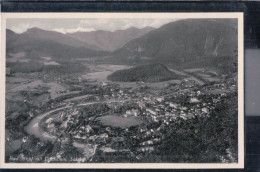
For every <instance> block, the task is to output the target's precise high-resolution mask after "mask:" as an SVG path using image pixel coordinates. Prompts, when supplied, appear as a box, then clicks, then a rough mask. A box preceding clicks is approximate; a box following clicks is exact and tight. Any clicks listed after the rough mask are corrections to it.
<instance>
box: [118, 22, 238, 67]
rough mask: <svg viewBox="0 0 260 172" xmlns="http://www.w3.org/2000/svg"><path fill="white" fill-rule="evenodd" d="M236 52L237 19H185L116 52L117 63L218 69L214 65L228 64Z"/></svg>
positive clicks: (166, 25) (138, 39) (130, 42)
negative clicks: (217, 63)
mask: <svg viewBox="0 0 260 172" xmlns="http://www.w3.org/2000/svg"><path fill="white" fill-rule="evenodd" d="M235 50H237V20H236V19H185V20H179V21H176V22H171V23H168V24H165V25H163V26H162V27H160V28H158V29H154V30H152V31H150V32H149V33H147V34H145V35H143V36H141V37H139V38H137V39H133V40H132V41H129V42H128V43H126V44H125V45H124V46H123V47H122V48H120V49H118V50H116V51H115V52H113V58H114V59H113V60H114V61H117V62H120V61H121V62H123V63H126V62H128V63H132V64H138V63H144V62H146V63H151V62H154V61H155V62H160V63H165V64H169V63H171V64H173V65H175V66H188V67H189V66H193V67H196V66H203V65H216V64H214V63H213V62H216V61H218V62H221V61H222V62H224V63H225V62H227V61H229V59H230V58H233V57H235V53H236V51H235ZM216 58H218V59H216ZM220 59H221V60H220Z"/></svg>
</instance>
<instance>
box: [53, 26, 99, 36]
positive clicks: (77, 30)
mask: <svg viewBox="0 0 260 172" xmlns="http://www.w3.org/2000/svg"><path fill="white" fill-rule="evenodd" d="M53 31H56V32H61V33H63V34H66V33H74V32H91V31H96V30H95V29H94V28H83V27H77V28H75V29H74V28H73V29H65V28H56V29H53Z"/></svg>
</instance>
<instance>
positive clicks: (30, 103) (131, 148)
mask: <svg viewBox="0 0 260 172" xmlns="http://www.w3.org/2000/svg"><path fill="white" fill-rule="evenodd" d="M86 66H87V67H88V68H89V69H91V71H92V72H89V73H88V74H82V73H80V74H73V75H66V76H61V77H56V78H55V79H54V78H53V77H52V76H49V75H45V74H43V73H30V74H22V73H17V74H15V75H13V76H8V77H7V79H6V81H7V83H6V85H7V89H6V90H7V95H6V102H7V106H6V112H7V113H6V131H8V132H9V133H8V134H6V145H11V146H9V147H8V149H6V162H223V163H231V162H237V149H238V148H237V130H236V127H237V81H236V79H235V78H229V79H225V80H224V79H223V77H222V76H221V75H218V74H217V73H216V72H215V71H214V70H212V69H196V70H195V69H194V70H195V71H194V70H193V71H192V70H191V69H187V70H185V71H177V70H174V69H170V70H171V71H172V72H174V73H176V74H178V75H183V76H185V79H183V80H170V81H164V82H157V83H144V82H129V83H122V82H111V81H108V80H107V79H106V78H107V75H109V74H110V73H112V72H113V71H116V70H120V69H126V68H130V67H131V66H115V65H113V66H109V65H104V64H100V65H89V64H86ZM226 107H228V108H226ZM13 144H14V145H15V146H12V145H13ZM10 157H12V158H10Z"/></svg>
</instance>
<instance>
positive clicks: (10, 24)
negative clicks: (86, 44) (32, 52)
mask: <svg viewBox="0 0 260 172" xmlns="http://www.w3.org/2000/svg"><path fill="white" fill-rule="evenodd" d="M176 20H179V19H176V18H174V19H173V18H166V19H151V18H143V19H115V18H114V19H8V20H7V24H6V25H7V29H11V30H13V31H14V32H16V33H22V32H25V31H26V30H27V29H29V28H32V27H38V28H41V29H44V30H52V31H58V32H62V33H72V32H77V31H82V32H87V31H95V30H107V31H115V30H124V29H127V28H129V27H137V28H144V27H146V26H152V27H155V28H158V27H160V26H162V25H164V24H166V23H169V22H171V21H176Z"/></svg>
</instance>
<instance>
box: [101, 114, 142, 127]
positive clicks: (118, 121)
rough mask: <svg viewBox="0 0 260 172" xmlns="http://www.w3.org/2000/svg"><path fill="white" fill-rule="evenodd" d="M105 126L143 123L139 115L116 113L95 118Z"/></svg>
mask: <svg viewBox="0 0 260 172" xmlns="http://www.w3.org/2000/svg"><path fill="white" fill-rule="evenodd" d="M97 120H100V122H101V123H102V124H103V125H105V126H112V127H120V128H128V127H131V126H136V125H141V124H142V123H145V121H144V120H142V119H141V118H140V117H134V116H132V117H126V118H125V117H121V116H117V115H107V116H102V117H99V118H97Z"/></svg>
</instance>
